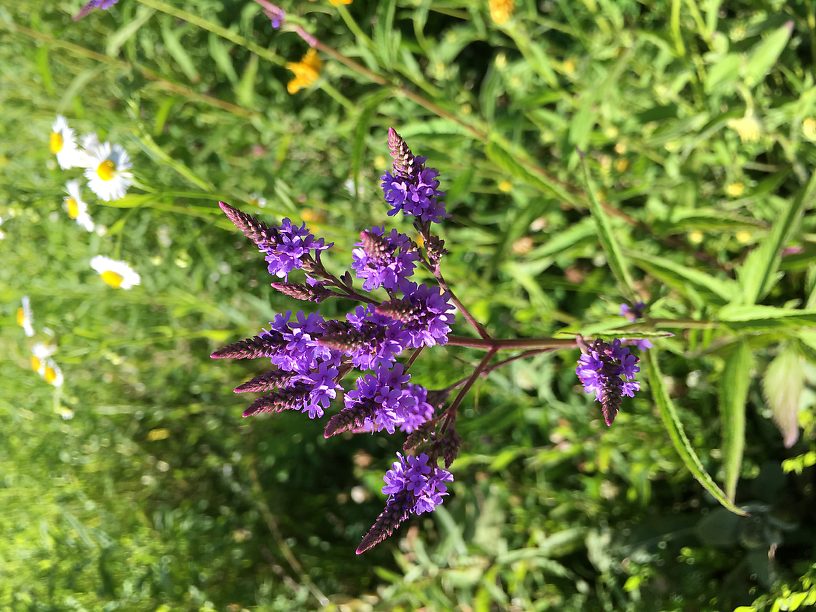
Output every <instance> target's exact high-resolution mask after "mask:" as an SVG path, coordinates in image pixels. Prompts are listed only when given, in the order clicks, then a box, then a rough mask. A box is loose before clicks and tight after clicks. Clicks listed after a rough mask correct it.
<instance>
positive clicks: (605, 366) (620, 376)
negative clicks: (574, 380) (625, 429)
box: [575, 340, 640, 427]
mask: <svg viewBox="0 0 816 612" xmlns="http://www.w3.org/2000/svg"><path fill="white" fill-rule="evenodd" d="M637 363H638V358H637V357H635V356H634V355H632V353H630V352H629V349H628V348H626V347H625V346H623V345H622V344H621V341H620V340H614V341H613V342H612V344H609V343H607V342H605V341H603V340H595V342H593V343H592V344H590V345H589V346H588V347H586V351H585V352H583V353H582V355H581V357H580V358H579V359H578V367H577V369H576V370H575V373H576V374H577V375H578V379H579V380H580V381H581V384H583V385H584V391H586V392H587V393H594V394H595V401H597V402H600V404H601V412H602V413H603V417H604V423H606V425H607V427H608V426H610V425H612V422H613V421H614V420H615V416H616V415H617V414H618V411H619V410H620V405H621V398H622V397H623V396H626V397H634V395H635V391H639V390H640V383H638V382H637V381H635V374H637V372H639V371H640V367H639V366H638V365H637Z"/></svg>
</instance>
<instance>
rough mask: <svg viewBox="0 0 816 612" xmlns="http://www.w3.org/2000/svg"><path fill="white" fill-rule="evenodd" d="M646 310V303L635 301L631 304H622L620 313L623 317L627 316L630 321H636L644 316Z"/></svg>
mask: <svg viewBox="0 0 816 612" xmlns="http://www.w3.org/2000/svg"><path fill="white" fill-rule="evenodd" d="M645 311H646V304H644V303H643V302H635V303H634V305H632V306H630V305H629V304H627V303H625V302H624V303H623V304H621V305H620V315H621V316H622V317H626V318H627V319H629V320H630V321H632V322H634V321H637V320H638V319H642V318H643V313H644V312H645Z"/></svg>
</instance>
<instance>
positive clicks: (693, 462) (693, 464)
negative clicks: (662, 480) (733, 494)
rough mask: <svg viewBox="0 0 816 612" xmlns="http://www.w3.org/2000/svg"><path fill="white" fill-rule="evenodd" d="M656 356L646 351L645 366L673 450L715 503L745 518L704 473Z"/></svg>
mask: <svg viewBox="0 0 816 612" xmlns="http://www.w3.org/2000/svg"><path fill="white" fill-rule="evenodd" d="M657 356H658V351H657V350H655V349H652V350H650V351H646V352H645V353H644V354H643V357H642V362H643V364H644V366H645V371H646V375H647V377H648V379H649V386H650V388H651V390H652V396H653V397H654V400H655V403H656V404H657V408H658V411H659V412H660V418H661V419H662V420H663V425H664V426H665V427H666V431H667V432H668V434H669V438H671V441H672V444H673V445H674V449H675V450H676V451H677V454H678V455H680V458H681V459H682V460H683V463H684V464H685V466H686V467H687V468H688V470H689V472H691V475H692V476H694V478H695V479H696V480H697V482H699V483H700V484H701V485H702V487H703V488H704V489H705V490H706V491H708V492H709V493H710V494H711V495H712V497H714V499H716V500H717V501H718V502H719V503H720V504H721V505H722V506H723V507H724V508H726V509H727V510H730V511H731V512H733V513H734V514H739V515H740V516H745V515H746V512H745V511H744V510H740V509H739V508H737V507H736V506H735V505H734V503H733V502H732V501H731V500H729V499H728V497H727V496H726V495H725V493H724V492H723V490H722V489H720V487H718V486H717V483H715V482H714V479H713V478H711V476H710V475H709V473H708V472H706V471H705V468H704V467H703V464H702V462H701V461H700V458H699V457H698V456H697V453H695V452H694V449H693V448H692V446H691V442H689V439H688V436H686V432H685V430H684V429H683V424H682V423H681V422H680V417H679V416H678V414H677V409H676V408H675V406H674V402H672V400H671V398H670V397H669V393H668V391H667V390H666V386H665V385H664V384H663V374H662V373H661V372H660V366H659V365H658V361H657Z"/></svg>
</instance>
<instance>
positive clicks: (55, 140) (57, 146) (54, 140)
mask: <svg viewBox="0 0 816 612" xmlns="http://www.w3.org/2000/svg"><path fill="white" fill-rule="evenodd" d="M63 144H65V141H64V140H63V139H62V134H60V133H59V132H51V138H50V139H49V141H48V148H49V149H51V152H52V153H53V154H54V155H56V154H57V153H59V152H60V151H62V145H63Z"/></svg>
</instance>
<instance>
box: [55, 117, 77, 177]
mask: <svg viewBox="0 0 816 612" xmlns="http://www.w3.org/2000/svg"><path fill="white" fill-rule="evenodd" d="M48 148H49V149H51V153H53V154H54V155H56V156H57V163H58V164H59V165H60V168H62V169H67V168H74V167H75V166H77V165H78V164H79V160H80V153H79V149H78V148H77V143H76V136H75V135H74V130H72V129H71V128H69V127H68V122H67V121H66V120H65V117H63V116H62V115H57V118H56V120H55V121H54V123H53V125H52V126H51V137H50V138H49V141H48Z"/></svg>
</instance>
